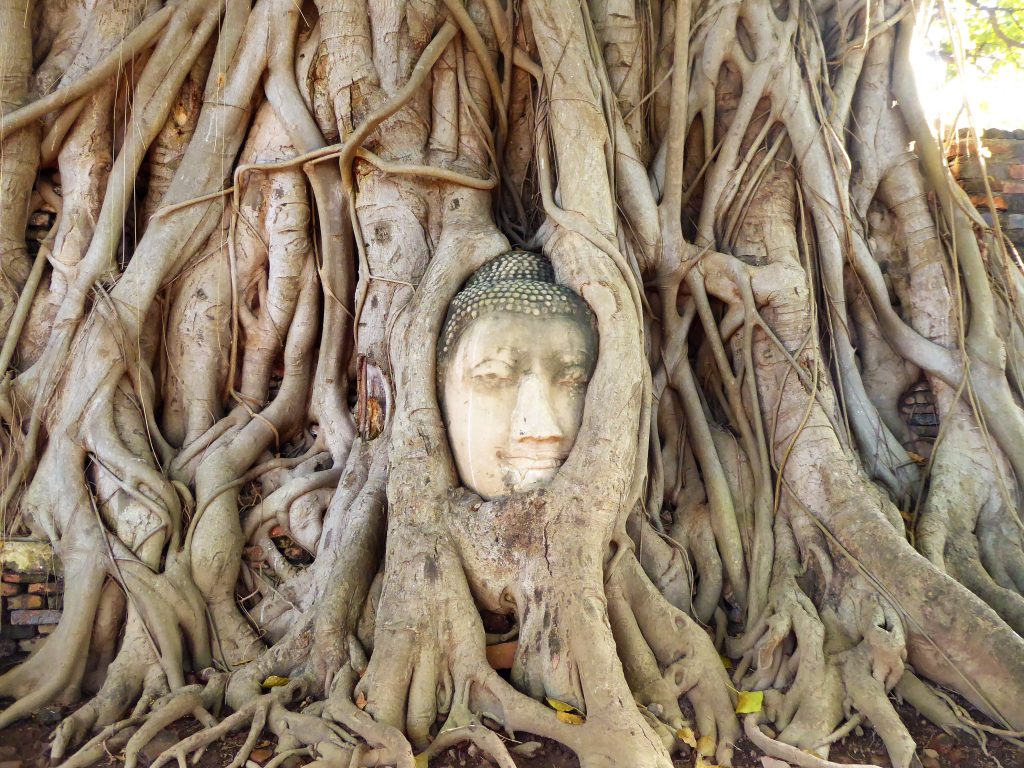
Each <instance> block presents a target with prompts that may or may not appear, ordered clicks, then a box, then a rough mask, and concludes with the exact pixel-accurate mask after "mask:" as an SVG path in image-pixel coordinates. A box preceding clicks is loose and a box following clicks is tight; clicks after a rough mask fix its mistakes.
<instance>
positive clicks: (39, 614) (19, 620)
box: [11, 609, 60, 626]
mask: <svg viewBox="0 0 1024 768" xmlns="http://www.w3.org/2000/svg"><path fill="white" fill-rule="evenodd" d="M58 621H60V611H51V610H47V609H40V610H34V611H11V624H12V625H14V626H19V625H21V626H37V625H39V624H56V623H57V622H58Z"/></svg>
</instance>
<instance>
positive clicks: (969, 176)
mask: <svg viewBox="0 0 1024 768" xmlns="http://www.w3.org/2000/svg"><path fill="white" fill-rule="evenodd" d="M949 149H950V154H949V167H950V170H951V171H952V172H953V176H955V177H956V179H957V181H958V182H959V183H960V186H962V187H963V188H964V191H965V192H967V194H968V196H969V197H970V198H971V202H973V203H974V204H975V205H976V206H977V207H978V209H979V210H980V211H981V214H982V216H984V217H985V220H986V221H988V222H989V224H992V223H993V221H994V220H993V218H992V217H993V213H994V214H995V215H997V216H998V217H999V223H1000V225H1001V227H1002V229H1003V233H1004V234H1005V235H1006V236H1007V237H1008V238H1009V239H1010V242H1012V243H1013V244H1014V246H1015V247H1016V248H1017V250H1018V251H1020V252H1022V253H1024V129H1017V130H1013V131H1002V130H997V129H991V128H990V129H986V130H984V131H982V133H981V140H980V142H979V141H978V139H977V138H976V137H975V135H974V134H973V133H971V132H970V131H967V130H962V131H960V133H959V134H958V135H957V136H956V137H955V140H953V141H951V142H950V143H949ZM986 180H987V182H988V186H989V188H990V189H991V191H992V199H991V201H990V199H989V196H988V194H987V191H986V189H985V182H986ZM990 209H992V210H990Z"/></svg>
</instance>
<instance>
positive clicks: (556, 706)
mask: <svg viewBox="0 0 1024 768" xmlns="http://www.w3.org/2000/svg"><path fill="white" fill-rule="evenodd" d="M547 702H548V706H549V707H551V708H552V709H553V710H555V711H556V712H579V710H578V709H576V707H574V706H573V705H572V704H566V703H565V702H564V701H559V700H558V699H552V698H551V697H550V696H548V697H547Z"/></svg>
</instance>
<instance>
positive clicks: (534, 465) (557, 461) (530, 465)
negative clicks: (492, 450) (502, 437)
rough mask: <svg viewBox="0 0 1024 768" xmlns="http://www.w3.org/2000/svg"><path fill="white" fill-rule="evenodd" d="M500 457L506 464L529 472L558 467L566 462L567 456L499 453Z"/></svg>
mask: <svg viewBox="0 0 1024 768" xmlns="http://www.w3.org/2000/svg"><path fill="white" fill-rule="evenodd" d="M498 458H500V459H501V460H502V461H503V462H504V463H505V464H508V465H509V466H510V467H513V468H514V469H517V470H519V471H520V472H528V471H530V470H541V469H558V468H559V467H560V466H562V464H564V463H565V458H566V457H565V456H562V455H557V454H541V455H536V454H534V455H530V456H523V455H519V456H514V455H509V454H502V453H499V454H498Z"/></svg>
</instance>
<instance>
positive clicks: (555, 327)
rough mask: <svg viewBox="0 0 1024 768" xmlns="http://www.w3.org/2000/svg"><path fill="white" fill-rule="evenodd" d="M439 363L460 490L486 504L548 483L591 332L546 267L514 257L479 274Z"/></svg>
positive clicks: (571, 437)
mask: <svg viewBox="0 0 1024 768" xmlns="http://www.w3.org/2000/svg"><path fill="white" fill-rule="evenodd" d="M437 358H438V390H439V395H440V399H441V409H442V412H443V415H444V420H445V426H446V427H447V429H448V439H449V441H450V443H451V447H452V452H453V454H454V456H455V464H456V467H457V468H458V471H459V476H460V477H461V479H462V483H463V485H465V486H466V487H467V488H469V489H470V490H472V491H474V492H476V493H478V494H480V496H482V497H483V498H485V499H493V498H497V497H500V496H506V495H508V494H510V493H514V492H516V491H527V490H532V489H535V488H539V487H541V486H543V485H545V484H547V483H548V482H550V481H551V480H552V478H554V476H555V474H556V473H557V472H558V468H559V467H560V466H561V465H562V463H563V462H564V461H565V459H566V457H567V456H568V455H569V451H570V450H571V449H572V446H573V443H574V442H575V441H576V435H577V433H578V432H579V428H580V423H581V421H582V419H583V404H584V400H585V397H586V390H587V383H588V382H589V381H590V376H591V374H592V373H593V370H594V364H595V362H596V359H597V330H596V322H595V320H594V316H593V313H592V312H591V311H590V308H589V307H588V306H587V304H586V303H585V302H584V301H583V300H582V299H581V298H580V297H579V296H578V295H576V294H575V293H574V292H573V291H571V290H570V289H568V288H566V287H564V286H562V285H558V284H557V283H555V279H554V270H553V269H552V267H551V263H550V262H549V261H548V260H547V258H546V257H544V256H540V255H538V254H535V253H528V252H525V251H512V252H510V253H506V254H503V255H501V256H499V257H497V258H496V259H494V260H492V261H490V262H488V263H487V264H485V265H484V266H483V267H481V268H480V270H478V271H477V272H476V274H474V275H473V277H471V278H470V279H469V281H468V282H467V283H466V285H465V287H464V288H463V289H462V291H460V292H459V293H458V294H457V295H456V296H455V298H454V299H453V300H452V303H451V306H450V307H449V309H448V316H447V318H446V320H445V323H444V327H443V329H442V331H441V338H440V339H439V341H438V355H437Z"/></svg>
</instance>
